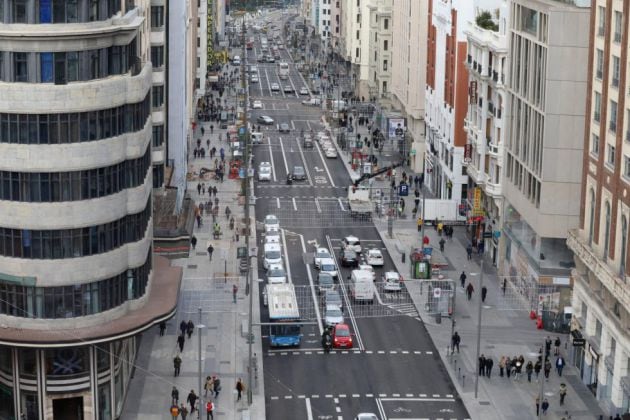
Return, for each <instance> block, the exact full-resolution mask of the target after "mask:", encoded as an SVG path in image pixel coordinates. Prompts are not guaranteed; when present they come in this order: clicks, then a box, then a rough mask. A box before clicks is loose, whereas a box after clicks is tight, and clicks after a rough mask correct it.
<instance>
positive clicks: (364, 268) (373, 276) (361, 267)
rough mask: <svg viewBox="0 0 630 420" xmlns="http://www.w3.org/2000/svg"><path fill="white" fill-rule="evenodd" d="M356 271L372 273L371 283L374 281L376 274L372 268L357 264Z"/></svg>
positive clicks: (367, 265)
mask: <svg viewBox="0 0 630 420" xmlns="http://www.w3.org/2000/svg"><path fill="white" fill-rule="evenodd" d="M357 270H362V271H369V272H370V273H372V281H376V272H375V271H374V267H372V266H371V265H369V264H359V266H358V267H357Z"/></svg>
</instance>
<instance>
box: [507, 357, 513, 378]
mask: <svg viewBox="0 0 630 420" xmlns="http://www.w3.org/2000/svg"><path fill="white" fill-rule="evenodd" d="M511 374H512V359H510V357H509V356H506V358H505V376H506V377H507V378H508V379H510V375H511Z"/></svg>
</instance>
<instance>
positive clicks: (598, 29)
mask: <svg viewBox="0 0 630 420" xmlns="http://www.w3.org/2000/svg"><path fill="white" fill-rule="evenodd" d="M605 33H606V32H605V29H604V27H603V26H600V27H599V28H597V36H604V34H605Z"/></svg>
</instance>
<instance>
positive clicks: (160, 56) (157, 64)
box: [151, 46, 164, 69]
mask: <svg viewBox="0 0 630 420" xmlns="http://www.w3.org/2000/svg"><path fill="white" fill-rule="evenodd" d="M151 63H152V64H153V68H156V69H157V68H161V67H162V66H164V47H163V46H156V47H151Z"/></svg>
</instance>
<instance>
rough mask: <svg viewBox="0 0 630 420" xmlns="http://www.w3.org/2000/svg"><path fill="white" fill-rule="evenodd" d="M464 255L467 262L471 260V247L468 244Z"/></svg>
mask: <svg viewBox="0 0 630 420" xmlns="http://www.w3.org/2000/svg"><path fill="white" fill-rule="evenodd" d="M466 255H467V256H468V260H472V245H471V244H470V243H469V244H468V246H467V247H466Z"/></svg>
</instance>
